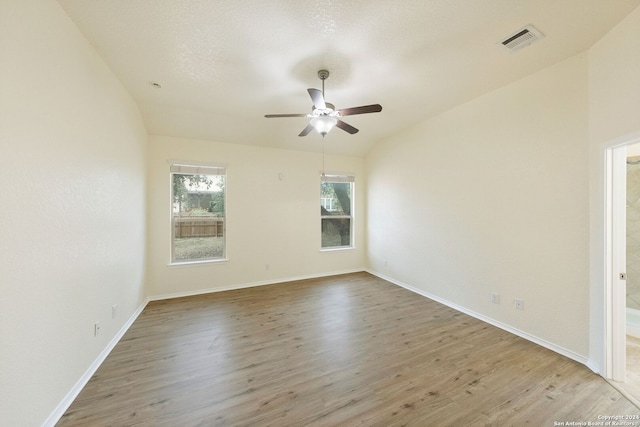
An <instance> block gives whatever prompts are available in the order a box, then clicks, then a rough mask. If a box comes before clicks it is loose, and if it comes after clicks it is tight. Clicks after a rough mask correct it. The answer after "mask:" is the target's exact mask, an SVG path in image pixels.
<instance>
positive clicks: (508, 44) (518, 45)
mask: <svg viewBox="0 0 640 427" xmlns="http://www.w3.org/2000/svg"><path fill="white" fill-rule="evenodd" d="M543 37H544V35H543V34H542V33H541V32H540V31H538V30H536V29H535V28H534V27H533V25H527V26H526V27H524V28H523V29H521V30H518V31H516V32H515V33H513V34H511V35H510V36H508V37H506V38H505V39H504V40H502V41H501V42H499V44H500V45H502V46H504V47H505V49H507V50H509V51H511V52H515V51H517V50H520V49H522V48H523V47H527V46H529V45H530V44H531V43H535V42H537V41H538V40H540V39H541V38H543Z"/></svg>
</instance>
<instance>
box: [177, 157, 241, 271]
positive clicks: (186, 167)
mask: <svg viewBox="0 0 640 427" xmlns="http://www.w3.org/2000/svg"><path fill="white" fill-rule="evenodd" d="M168 163H169V226H170V228H171V231H170V236H171V237H170V242H169V265H170V266H178V267H179V266H188V265H198V264H211V263H219V262H225V261H227V260H228V257H227V189H228V185H227V184H228V176H227V167H226V165H224V164H219V163H201V162H188V161H187V162H185V161H175V160H173V161H169V162H168ZM174 175H219V176H222V177H224V181H223V182H224V191H223V199H222V200H223V204H224V209H223V212H222V255H221V256H220V257H214V258H201V259H187V260H176V259H175V227H176V226H175V217H174V188H173V179H174V178H173V177H174Z"/></svg>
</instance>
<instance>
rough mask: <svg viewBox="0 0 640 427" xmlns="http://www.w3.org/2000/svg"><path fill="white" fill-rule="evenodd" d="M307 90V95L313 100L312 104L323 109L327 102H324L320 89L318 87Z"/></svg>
mask: <svg viewBox="0 0 640 427" xmlns="http://www.w3.org/2000/svg"><path fill="white" fill-rule="evenodd" d="M307 92H309V96H311V100H312V101H313V106H314V107H315V108H317V109H319V110H324V109H325V108H327V104H325V102H324V95H322V91H321V90H318V89H307Z"/></svg>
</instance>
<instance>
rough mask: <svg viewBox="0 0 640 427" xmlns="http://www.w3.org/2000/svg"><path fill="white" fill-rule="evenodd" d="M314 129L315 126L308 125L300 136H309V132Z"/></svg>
mask: <svg viewBox="0 0 640 427" xmlns="http://www.w3.org/2000/svg"><path fill="white" fill-rule="evenodd" d="M312 130H313V126H311V125H307V127H306V128H304V129H302V132H300V133H299V134H298V136H307V135H309V132H311V131H312Z"/></svg>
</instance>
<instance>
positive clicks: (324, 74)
mask: <svg viewBox="0 0 640 427" xmlns="http://www.w3.org/2000/svg"><path fill="white" fill-rule="evenodd" d="M318 77H319V78H320V80H322V97H323V98H325V99H326V97H325V96H324V81H325V80H327V79H328V78H329V71H328V70H320V71H318Z"/></svg>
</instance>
